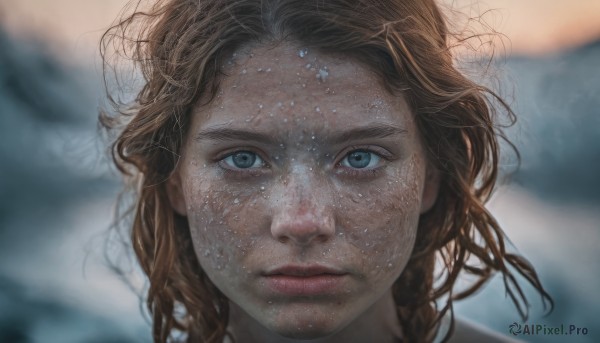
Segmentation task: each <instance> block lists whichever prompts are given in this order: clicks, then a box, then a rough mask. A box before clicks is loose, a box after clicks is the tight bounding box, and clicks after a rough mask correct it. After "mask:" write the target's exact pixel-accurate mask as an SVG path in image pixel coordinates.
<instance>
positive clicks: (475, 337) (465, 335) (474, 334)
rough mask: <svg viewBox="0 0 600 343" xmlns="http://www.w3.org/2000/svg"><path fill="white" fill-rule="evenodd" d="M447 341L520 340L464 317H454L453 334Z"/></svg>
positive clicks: (508, 342) (506, 342)
mask: <svg viewBox="0 0 600 343" xmlns="http://www.w3.org/2000/svg"><path fill="white" fill-rule="evenodd" d="M448 342H449V343H469V342H477V343H479V342H486V343H519V342H522V341H519V340H516V339H514V338H512V337H509V336H505V335H502V334H500V333H498V332H495V331H492V330H490V329H488V328H486V327H484V326H482V325H480V324H477V323H474V322H472V321H469V320H465V319H458V318H457V319H456V321H455V327H454V334H453V335H452V337H450V340H449V341H448Z"/></svg>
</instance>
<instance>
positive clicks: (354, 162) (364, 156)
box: [348, 151, 371, 168]
mask: <svg viewBox="0 0 600 343" xmlns="http://www.w3.org/2000/svg"><path fill="white" fill-rule="evenodd" d="M369 162H371V153H369V152H366V151H355V152H353V153H351V154H350V156H348V163H349V164H350V165H351V166H352V168H364V167H366V166H368V165H369Z"/></svg>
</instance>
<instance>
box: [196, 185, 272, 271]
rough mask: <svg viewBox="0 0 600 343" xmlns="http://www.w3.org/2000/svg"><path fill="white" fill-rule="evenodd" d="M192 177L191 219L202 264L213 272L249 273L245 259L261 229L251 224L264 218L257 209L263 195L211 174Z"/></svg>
mask: <svg viewBox="0 0 600 343" xmlns="http://www.w3.org/2000/svg"><path fill="white" fill-rule="evenodd" d="M188 180H190V181H189V182H188V183H187V184H186V190H187V192H186V193H187V194H186V204H187V206H188V209H187V210H188V221H189V225H190V233H191V236H192V239H193V244H194V250H195V251H196V255H197V257H198V260H199V262H200V265H201V266H202V268H203V269H204V270H205V271H206V272H207V273H208V274H209V275H210V274H211V273H225V274H231V276H235V275H242V274H244V273H249V272H250V271H249V268H248V267H247V266H246V265H245V262H244V261H245V257H246V256H247V255H248V253H249V252H250V251H252V250H253V249H254V248H255V246H257V245H259V239H258V235H259V232H257V231H255V230H250V229H249V227H248V224H250V223H256V222H262V221H264V219H263V216H262V213H261V212H260V211H256V210H255V209H256V208H257V204H258V203H259V199H260V198H257V195H256V194H255V193H254V192H252V191H246V192H244V191H240V190H239V189H233V188H232V187H228V185H227V184H225V183H223V182H218V181H215V180H212V179H209V178H207V177H205V178H204V179H202V178H200V177H190V178H188Z"/></svg>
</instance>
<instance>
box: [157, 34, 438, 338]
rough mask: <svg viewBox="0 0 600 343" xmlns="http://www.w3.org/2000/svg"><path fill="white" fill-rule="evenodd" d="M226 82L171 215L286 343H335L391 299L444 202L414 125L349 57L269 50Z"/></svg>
mask: <svg viewBox="0 0 600 343" xmlns="http://www.w3.org/2000/svg"><path fill="white" fill-rule="evenodd" d="M224 68H225V73H226V74H227V75H228V76H226V77H224V79H223V80H222V83H221V92H220V94H219V95H218V97H217V98H216V99H215V101H213V102H212V103H211V104H210V105H208V106H204V107H202V108H198V109H196V111H195V113H194V114H193V118H192V120H191V127H190V128H189V131H188V134H187V137H186V139H185V142H184V147H183V150H182V152H181V160H180V164H179V165H178V167H177V169H176V170H175V172H174V174H173V176H172V178H171V179H170V181H169V184H168V193H169V197H170V199H171V203H172V205H173V207H174V209H175V210H176V211H177V212H179V213H180V214H182V215H185V216H187V218H188V221H189V224H190V232H191V236H192V238H193V245H194V248H195V252H196V255H197V257H198V260H199V261H200V265H201V266H202V268H203V269H204V271H205V272H206V274H207V275H208V276H209V278H210V279H211V280H212V282H213V283H214V284H215V285H216V286H217V287H218V288H219V289H220V290H221V291H222V292H223V293H224V294H225V295H226V296H227V297H228V298H229V299H230V301H231V302H232V303H233V304H234V305H235V306H237V307H239V308H240V309H241V310H242V311H243V312H244V313H246V314H247V315H249V316H250V317H252V318H253V319H254V320H256V322H258V323H259V324H261V325H262V326H264V327H265V328H266V329H268V330H270V331H272V332H276V333H278V334H280V335H283V336H287V337H302V338H314V337H320V336H325V335H329V334H331V333H334V332H337V331H339V330H341V329H343V328H344V327H346V326H348V324H350V323H352V322H353V321H355V320H357V319H358V318H360V317H361V315H363V314H364V313H366V312H367V310H368V309H370V308H372V306H373V305H374V304H376V303H377V301H378V300H379V299H381V298H382V297H383V296H384V295H386V294H389V292H390V287H391V286H392V284H393V282H394V281H395V280H396V279H397V278H398V276H399V275H400V273H401V272H402V270H403V269H404V267H405V266H406V263H407V261H408V259H409V257H410V255H411V251H412V247H413V245H414V241H415V236H416V231H417V224H418V220H419V215H420V214H421V213H423V212H424V211H426V210H427V209H428V208H429V207H431V205H432V203H433V201H434V200H435V194H436V192H437V189H436V187H437V183H436V181H435V178H434V177H432V176H430V175H432V173H431V172H427V170H426V168H427V163H426V158H425V153H424V149H423V146H422V143H421V140H420V136H419V133H418V131H417V127H416V125H415V122H414V119H413V116H412V113H411V111H410V110H409V108H408V106H407V104H406V102H405V100H404V99H403V98H402V97H401V96H393V95H391V94H389V93H388V92H387V91H386V90H385V89H384V87H383V86H382V85H381V84H380V82H379V80H378V79H377V78H376V77H375V76H374V75H373V74H372V73H371V72H370V71H369V70H368V69H367V68H366V67H364V66H362V65H359V64H358V63H355V62H353V61H351V60H348V59H346V58H344V57H339V56H331V55H324V54H320V53H317V52H315V51H308V50H305V49H302V48H301V47H297V46H293V45H285V44H284V45H279V46H276V47H273V46H268V47H265V46H257V47H252V48H246V49H245V50H243V51H239V52H237V53H236V54H234V56H233V57H232V59H231V60H230V61H228V63H227V64H226V66H225V67H224Z"/></svg>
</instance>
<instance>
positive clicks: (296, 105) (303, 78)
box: [193, 43, 413, 134]
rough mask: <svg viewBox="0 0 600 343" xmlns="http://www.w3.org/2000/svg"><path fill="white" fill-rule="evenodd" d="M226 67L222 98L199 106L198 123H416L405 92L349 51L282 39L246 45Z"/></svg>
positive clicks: (278, 126) (319, 128)
mask: <svg viewBox="0 0 600 343" xmlns="http://www.w3.org/2000/svg"><path fill="white" fill-rule="evenodd" d="M223 70H224V73H225V74H226V75H227V76H225V77H224V78H223V80H222V81H221V85H220V86H221V90H220V92H219V94H218V96H217V98H216V99H215V100H214V102H213V103H211V104H210V105H208V106H207V107H205V108H200V109H197V110H196V112H197V113H196V116H195V118H194V120H193V123H194V126H199V127H201V128H204V127H207V126H222V125H226V126H235V127H237V126H242V127H244V128H245V129H248V128H257V129H265V130H286V131H289V130H293V129H298V128H301V129H302V130H303V131H306V130H309V131H311V132H317V133H319V132H322V133H325V134H326V133H327V132H329V131H335V130H337V129H343V128H345V127H349V126H352V127H354V126H366V125H369V124H372V123H384V124H391V125H395V126H400V127H405V128H409V127H411V126H412V125H413V123H412V114H411V112H410V110H409V108H408V106H407V104H406V102H405V100H404V97H402V96H398V95H392V94H390V93H389V92H388V91H387V90H386V89H385V88H384V86H383V84H382V83H381V81H380V80H379V78H378V77H377V76H376V75H375V74H374V73H373V72H372V71H371V70H369V69H368V68H367V67H366V66H364V65H362V64H360V63H358V62H356V61H354V60H352V59H350V58H348V57H344V56H341V55H337V56H335V55H331V54H323V53H320V52H318V51H313V50H311V49H307V48H304V47H302V46H298V45H294V44H290V43H281V44H278V45H263V46H254V47H246V48H243V49H240V50H239V51H237V52H236V53H235V54H233V55H232V56H231V58H230V59H229V60H227V61H225V64H224V66H223ZM352 127H351V128H352Z"/></svg>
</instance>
